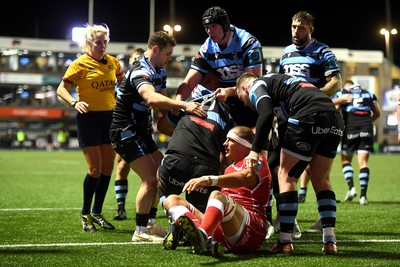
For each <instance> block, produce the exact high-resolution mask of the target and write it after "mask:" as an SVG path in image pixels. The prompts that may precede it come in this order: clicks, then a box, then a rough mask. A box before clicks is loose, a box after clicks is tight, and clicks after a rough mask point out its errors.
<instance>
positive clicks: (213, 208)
mask: <svg viewBox="0 0 400 267" xmlns="http://www.w3.org/2000/svg"><path fill="white" fill-rule="evenodd" d="M223 216H224V204H222V202H221V201H219V200H217V199H210V200H209V201H208V203H207V209H206V212H205V213H204V216H203V219H202V221H201V224H200V228H202V229H203V230H204V231H205V232H206V233H207V236H212V234H213V233H214V231H215V229H217V227H218V225H220V224H221V221H222V218H223Z"/></svg>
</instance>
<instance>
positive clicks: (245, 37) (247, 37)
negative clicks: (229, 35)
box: [233, 26, 261, 47]
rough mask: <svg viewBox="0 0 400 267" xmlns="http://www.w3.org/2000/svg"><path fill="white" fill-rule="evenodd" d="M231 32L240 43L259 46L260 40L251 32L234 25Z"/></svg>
mask: <svg viewBox="0 0 400 267" xmlns="http://www.w3.org/2000/svg"><path fill="white" fill-rule="evenodd" d="M233 29H234V30H233V34H234V38H237V39H239V40H240V42H241V44H247V45H253V46H259V47H261V43H260V41H259V40H258V39H257V37H255V36H254V35H253V34H251V33H249V32H248V31H246V30H244V29H240V28H238V27H236V26H233Z"/></svg>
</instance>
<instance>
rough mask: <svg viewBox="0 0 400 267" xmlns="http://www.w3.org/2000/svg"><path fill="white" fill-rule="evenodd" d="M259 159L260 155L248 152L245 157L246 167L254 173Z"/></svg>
mask: <svg viewBox="0 0 400 267" xmlns="http://www.w3.org/2000/svg"><path fill="white" fill-rule="evenodd" d="M259 157H260V153H257V152H255V151H250V153H249V155H247V157H246V167H247V168H251V169H252V170H253V171H254V172H255V171H257V168H258V158H259Z"/></svg>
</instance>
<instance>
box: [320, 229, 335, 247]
mask: <svg viewBox="0 0 400 267" xmlns="http://www.w3.org/2000/svg"><path fill="white" fill-rule="evenodd" d="M322 242H323V243H324V244H326V243H328V242H333V243H335V244H336V236H335V228H334V227H326V228H323V229H322Z"/></svg>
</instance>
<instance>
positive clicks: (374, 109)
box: [371, 102, 381, 121]
mask: <svg viewBox="0 0 400 267" xmlns="http://www.w3.org/2000/svg"><path fill="white" fill-rule="evenodd" d="M380 115H381V107H380V105H379V103H378V102H375V103H374V104H372V116H371V120H372V121H375V120H377V119H378V118H379V116H380Z"/></svg>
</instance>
